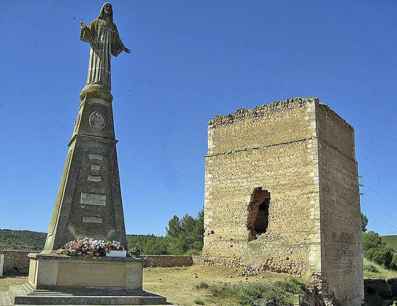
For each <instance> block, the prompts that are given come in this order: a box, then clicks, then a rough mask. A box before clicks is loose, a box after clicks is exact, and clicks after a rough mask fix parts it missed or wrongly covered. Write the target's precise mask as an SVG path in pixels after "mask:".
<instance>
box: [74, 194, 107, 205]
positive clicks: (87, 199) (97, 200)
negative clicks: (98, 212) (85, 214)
mask: <svg viewBox="0 0 397 306" xmlns="http://www.w3.org/2000/svg"><path fill="white" fill-rule="evenodd" d="M80 204H83V205H96V206H106V194H98V193H85V192H82V193H81V197H80Z"/></svg>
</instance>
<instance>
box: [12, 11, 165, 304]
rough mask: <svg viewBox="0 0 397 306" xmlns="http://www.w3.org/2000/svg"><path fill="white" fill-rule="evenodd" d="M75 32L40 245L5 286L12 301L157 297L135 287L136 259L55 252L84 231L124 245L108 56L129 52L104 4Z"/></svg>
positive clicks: (147, 300) (139, 267)
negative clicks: (67, 113) (80, 54)
mask: <svg viewBox="0 0 397 306" xmlns="http://www.w3.org/2000/svg"><path fill="white" fill-rule="evenodd" d="M80 26H81V32H80V38H81V40H82V41H84V42H87V43H88V44H89V45H90V58H89V68H88V77H87V82H86V84H85V86H84V88H83V89H82V91H81V94H80V109H79V112H78V115H77V119H76V122H75V126H74V130H73V134H72V137H71V140H70V141H69V144H68V153H67V158H66V162H65V166H64V172H63V176H62V179H61V184H60V187H59V191H58V195H57V198H56V202H55V208H54V211H53V215H52V219H51V222H50V225H49V229H48V236H47V240H46V243H45V247H44V250H43V252H41V253H40V254H30V255H29V256H30V267H29V279H28V284H26V285H25V286H22V287H17V288H14V289H13V290H11V295H12V297H14V303H15V304H18V305H19V304H37V305H39V304H81V305H83V304H84V305H116V304H117V305H130V304H133V305H140V304H145V305H147V304H156V305H159V304H165V303H166V300H165V298H163V297H160V296H157V295H153V294H149V293H146V292H144V291H143V290H142V275H143V259H141V258H134V257H124V258H123V257H119V258H113V257H87V256H84V257H83V256H67V255H62V254H61V253H60V252H57V251H58V250H59V249H62V248H63V247H64V246H65V244H66V243H68V242H70V241H74V240H78V239H82V238H85V237H88V238H92V239H98V240H110V241H118V242H119V243H120V244H121V246H122V247H124V249H127V239H126V233H125V226H124V214H123V205H122V200H121V192H120V178H119V170H118V163H117V151H116V143H117V140H116V139H115V133H114V122H113V111H112V99H113V97H112V94H111V56H118V55H119V54H120V53H122V52H126V53H130V50H129V49H128V48H126V47H125V46H124V44H123V42H122V41H121V39H120V35H119V33H118V30H117V27H116V25H115V24H114V22H113V9H112V5H111V4H110V3H105V4H104V5H103V6H102V8H101V11H100V14H99V16H98V17H97V18H96V19H95V20H94V21H93V22H91V23H90V24H89V25H86V24H84V23H83V22H81V24H80Z"/></svg>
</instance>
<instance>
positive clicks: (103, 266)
mask: <svg viewBox="0 0 397 306" xmlns="http://www.w3.org/2000/svg"><path fill="white" fill-rule="evenodd" d="M29 258H30V267H29V278H28V282H27V283H26V284H23V285H19V286H14V287H11V288H10V290H9V292H8V293H7V296H6V297H4V299H8V300H9V303H10V304H7V305H169V304H168V303H167V300H166V298H165V297H162V296H159V295H155V294H152V293H149V292H145V291H143V290H142V281H143V278H142V276H143V259H140V258H128V257H127V258H114V257H89V258H85V257H77V256H76V257H71V256H63V255H57V254H43V253H41V254H29ZM0 298H1V296H0ZM0 304H1V303H0Z"/></svg>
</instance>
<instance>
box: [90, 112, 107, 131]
mask: <svg viewBox="0 0 397 306" xmlns="http://www.w3.org/2000/svg"><path fill="white" fill-rule="evenodd" d="M88 122H89V124H90V127H91V128H93V129H94V130H99V131H101V130H103V129H104V128H105V125H106V122H105V118H104V117H103V115H102V114H101V113H100V112H92V113H91V114H90V117H89V118H88Z"/></svg>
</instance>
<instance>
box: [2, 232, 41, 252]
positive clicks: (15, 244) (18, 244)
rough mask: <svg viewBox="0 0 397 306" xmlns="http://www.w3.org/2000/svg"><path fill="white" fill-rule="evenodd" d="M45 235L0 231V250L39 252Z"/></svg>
mask: <svg viewBox="0 0 397 306" xmlns="http://www.w3.org/2000/svg"><path fill="white" fill-rule="evenodd" d="M46 236H47V234H46V233H39V232H31V231H14V230H7V229H0V250H41V249H43V247H44V243H45V238H46Z"/></svg>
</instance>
